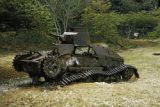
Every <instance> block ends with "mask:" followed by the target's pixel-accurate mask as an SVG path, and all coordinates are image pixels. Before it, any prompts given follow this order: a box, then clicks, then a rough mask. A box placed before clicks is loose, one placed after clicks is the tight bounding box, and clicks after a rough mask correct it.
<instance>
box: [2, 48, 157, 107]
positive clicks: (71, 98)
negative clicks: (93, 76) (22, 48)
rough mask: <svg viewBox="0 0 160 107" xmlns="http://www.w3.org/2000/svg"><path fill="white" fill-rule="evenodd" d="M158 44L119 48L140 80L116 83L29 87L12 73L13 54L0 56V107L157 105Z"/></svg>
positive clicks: (23, 80)
mask: <svg viewBox="0 0 160 107" xmlns="http://www.w3.org/2000/svg"><path fill="white" fill-rule="evenodd" d="M154 52H160V45H158V46H155V47H145V48H136V49H130V50H126V51H122V52H120V53H119V54H120V55H121V56H123V57H124V59H125V62H126V63H127V64H131V65H134V66H136V67H137V68H138V71H139V73H140V79H138V80H134V79H132V80H130V81H129V82H120V83H112V84H107V83H103V82H102V83H79V84H73V85H69V86H65V87H63V88H61V87H57V88H56V89H54V88H50V87H47V86H31V85H23V84H28V83H29V82H31V80H30V79H29V78H28V76H27V75H26V74H23V73H16V72H15V71H14V70H13V68H12V67H11V65H12V62H11V61H12V59H13V56H14V54H5V55H4V54H3V55H0V107H21V106H24V107H44V106H45V107H117V106H118V107H160V56H154V55H152V54H153V53H154Z"/></svg>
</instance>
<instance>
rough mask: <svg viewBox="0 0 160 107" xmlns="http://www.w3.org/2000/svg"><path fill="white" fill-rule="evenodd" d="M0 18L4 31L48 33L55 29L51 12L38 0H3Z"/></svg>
mask: <svg viewBox="0 0 160 107" xmlns="http://www.w3.org/2000/svg"><path fill="white" fill-rule="evenodd" d="M0 17H1V19H0V27H1V30H4V31H7V30H18V29H24V28H25V29H38V30H39V31H45V32H48V31H49V30H51V28H52V29H53V24H52V23H51V20H52V19H51V15H50V13H49V11H48V10H47V8H46V7H44V6H43V5H41V4H40V3H39V2H38V1H36V0H27V1H26V0H1V1H0Z"/></svg>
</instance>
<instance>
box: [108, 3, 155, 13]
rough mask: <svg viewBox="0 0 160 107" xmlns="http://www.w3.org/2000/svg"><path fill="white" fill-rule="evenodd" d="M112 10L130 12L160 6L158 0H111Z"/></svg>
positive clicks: (148, 9)
mask: <svg viewBox="0 0 160 107" xmlns="http://www.w3.org/2000/svg"><path fill="white" fill-rule="evenodd" d="M110 1H111V3H112V10H115V11H118V12H121V13H128V12H140V11H150V10H153V9H155V8H157V7H158V0H110Z"/></svg>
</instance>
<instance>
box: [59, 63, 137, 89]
mask: <svg viewBox="0 0 160 107" xmlns="http://www.w3.org/2000/svg"><path fill="white" fill-rule="evenodd" d="M128 68H129V69H132V70H133V71H134V72H133V74H134V75H135V77H136V78H139V74H138V72H137V69H136V68H135V67H133V66H130V65H125V64H122V65H120V66H119V67H116V68H113V69H111V70H108V71H96V70H87V71H84V72H82V73H78V74H73V75H71V76H68V77H65V78H63V79H62V80H61V81H60V82H59V85H60V86H65V85H67V84H70V83H72V82H75V81H77V80H81V79H86V78H88V77H91V76H94V75H102V76H112V75H115V74H117V73H121V72H124V71H125V70H126V69H128ZM131 76H132V75H131ZM122 80H123V78H122Z"/></svg>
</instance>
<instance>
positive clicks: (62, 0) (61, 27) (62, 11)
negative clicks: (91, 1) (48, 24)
mask: <svg viewBox="0 0 160 107" xmlns="http://www.w3.org/2000/svg"><path fill="white" fill-rule="evenodd" d="M45 3H46V4H47V6H48V7H49V9H50V11H51V12H52V17H53V19H54V25H55V27H56V31H57V34H58V35H60V34H62V32H64V31H66V30H67V28H68V27H69V24H70V23H72V22H73V20H74V18H75V17H77V16H78V15H79V14H80V12H81V10H82V9H81V7H82V5H81V4H82V0H45Z"/></svg>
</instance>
